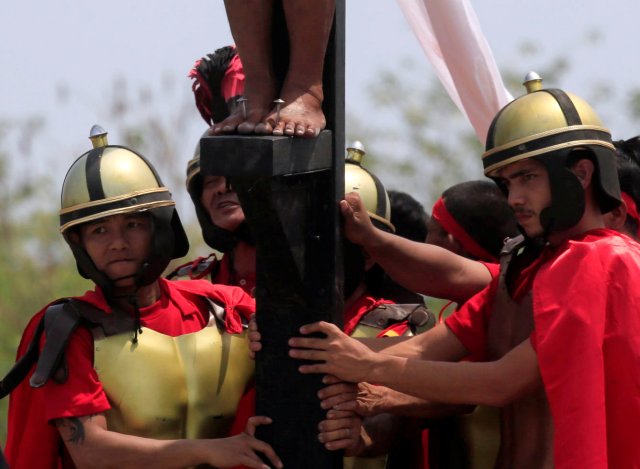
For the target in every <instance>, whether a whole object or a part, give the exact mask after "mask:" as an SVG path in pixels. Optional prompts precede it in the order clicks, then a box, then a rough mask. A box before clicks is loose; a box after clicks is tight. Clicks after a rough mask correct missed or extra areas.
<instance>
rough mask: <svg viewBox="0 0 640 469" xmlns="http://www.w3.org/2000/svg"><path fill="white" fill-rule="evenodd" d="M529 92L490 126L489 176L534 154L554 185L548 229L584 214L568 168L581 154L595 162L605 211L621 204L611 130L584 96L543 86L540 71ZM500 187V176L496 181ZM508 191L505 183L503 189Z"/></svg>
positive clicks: (544, 217)
mask: <svg viewBox="0 0 640 469" xmlns="http://www.w3.org/2000/svg"><path fill="white" fill-rule="evenodd" d="M524 86H525V87H526V89H527V94H526V95H524V96H521V97H519V98H517V99H515V100H514V101H512V102H510V103H509V104H507V105H506V106H505V107H503V108H502V110H500V112H498V114H497V115H496V116H495V117H494V119H493V122H492V123H491V126H490V128H489V132H488V135H487V142H486V151H485V153H484V154H483V155H482V163H483V166H484V172H485V175H487V176H489V177H491V178H494V179H496V176H497V173H498V171H499V170H500V169H501V168H503V167H505V166H507V165H509V164H512V163H515V162H517V161H521V160H523V159H526V158H534V159H536V160H537V161H540V162H541V163H542V164H544V165H545V167H546V169H547V171H548V173H549V179H550V184H551V198H552V203H551V206H550V207H548V208H547V209H545V210H544V211H543V212H542V213H541V223H542V226H543V227H545V230H546V231H547V232H548V231H549V230H551V231H557V230H563V229H567V228H570V227H571V226H573V225H575V224H576V223H577V222H578V221H579V220H580V218H581V217H582V215H583V213H584V206H585V199H584V190H583V189H582V186H581V184H580V181H579V180H578V179H577V177H576V176H575V175H574V174H573V173H572V172H571V171H570V170H569V167H570V165H571V163H573V162H574V161H575V160H576V158H578V157H580V155H582V156H585V157H587V158H589V159H591V160H592V161H593V163H594V165H595V166H596V172H595V174H594V186H595V187H596V188H597V189H596V196H597V198H598V202H599V204H600V209H601V211H602V212H603V213H606V212H608V211H610V210H612V209H614V208H615V207H617V206H618V205H619V204H620V189H619V185H618V177H617V173H616V158H615V149H614V146H613V144H612V142H611V133H610V132H609V130H608V129H606V128H605V127H604V126H603V125H602V122H601V121H600V119H599V118H598V116H597V115H596V113H595V111H594V110H593V109H592V108H591V107H590V106H589V104H587V103H586V102H585V101H584V100H583V99H581V98H579V97H578V96H575V95H573V94H571V93H566V92H564V91H562V90H559V89H543V88H542V79H541V78H540V76H538V74H536V73H535V72H529V73H528V74H527V76H526V77H525V82H524ZM496 182H498V185H500V180H499V178H498V179H496ZM502 189H503V190H504V187H502Z"/></svg>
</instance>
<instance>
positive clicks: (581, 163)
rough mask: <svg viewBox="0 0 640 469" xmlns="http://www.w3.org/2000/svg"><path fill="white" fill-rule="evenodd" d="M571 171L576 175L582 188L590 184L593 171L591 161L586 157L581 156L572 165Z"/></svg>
mask: <svg viewBox="0 0 640 469" xmlns="http://www.w3.org/2000/svg"><path fill="white" fill-rule="evenodd" d="M571 171H573V173H574V174H575V175H576V177H577V178H578V180H579V181H580V184H581V185H582V188H583V189H586V188H587V187H589V186H590V185H591V178H592V177H593V173H594V171H595V167H594V166H593V162H592V161H591V160H589V159H587V158H582V159H580V160H578V161H576V163H575V164H574V165H573V167H572V168H571Z"/></svg>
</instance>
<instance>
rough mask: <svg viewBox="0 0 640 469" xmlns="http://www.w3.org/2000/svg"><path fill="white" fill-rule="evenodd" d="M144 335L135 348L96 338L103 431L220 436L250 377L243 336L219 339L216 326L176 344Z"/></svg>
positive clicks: (128, 341)
mask: <svg viewBox="0 0 640 469" xmlns="http://www.w3.org/2000/svg"><path fill="white" fill-rule="evenodd" d="M212 322H213V321H212ZM143 331H144V332H143V333H142V334H141V335H140V336H139V339H138V343H137V344H133V343H132V334H131V333H124V334H117V335H113V336H110V337H106V338H105V337H104V336H103V337H102V338H100V337H95V340H94V354H95V355H94V363H95V369H96V371H97V373H98V377H99V378H100V382H101V383H102V386H103V387H104V390H105V392H106V394H107V397H108V398H109V402H110V404H111V409H110V410H109V411H107V412H106V416H107V425H108V428H109V430H113V431H116V432H119V433H126V434H130V435H138V436H143V437H148V438H157V439H174V438H213V437H223V436H227V434H228V431H229V428H230V425H231V422H232V420H233V416H234V414H235V412H236V407H237V405H238V402H239V400H240V397H241V396H242V394H243V392H244V390H245V388H246V386H247V384H248V382H249V380H250V379H251V378H252V377H253V371H254V363H253V360H251V359H250V358H249V356H248V339H247V333H246V332H243V333H242V334H237V335H233V334H227V333H224V332H223V333H221V332H220V330H219V329H218V327H217V326H216V325H215V324H213V325H209V326H207V327H205V328H204V329H202V330H200V331H198V332H194V333H191V334H185V335H181V336H179V337H170V336H167V335H164V334H161V333H159V332H156V331H153V330H151V329H148V328H143Z"/></svg>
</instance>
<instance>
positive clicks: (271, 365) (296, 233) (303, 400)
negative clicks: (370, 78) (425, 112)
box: [200, 0, 345, 469]
mask: <svg viewBox="0 0 640 469" xmlns="http://www.w3.org/2000/svg"><path fill="white" fill-rule="evenodd" d="M275 3H276V4H278V3H279V2H275ZM277 10H279V12H276V13H277V14H274V28H273V37H274V47H273V51H274V54H276V53H280V55H279V56H276V57H274V63H275V64H276V73H277V74H280V76H281V77H283V76H284V73H285V72H286V69H287V61H288V45H287V44H288V38H287V31H286V24H285V22H284V15H283V13H282V10H281V5H279V6H278V7H277ZM344 51H345V2H344V0H337V1H336V12H335V18H334V24H333V29H332V32H331V36H330V39H329V44H328V47H327V54H326V57H325V66H324V67H325V69H324V83H323V85H324V95H325V100H324V104H323V108H324V113H325V117H326V119H327V127H326V130H324V131H322V132H321V133H320V135H319V136H318V137H317V138H315V139H302V138H293V137H260V136H216V137H205V138H203V139H202V140H201V142H200V145H201V161H200V164H201V171H202V174H205V175H206V174H213V175H223V176H226V177H227V178H228V180H229V181H230V183H231V185H232V187H233V188H234V189H235V190H236V192H237V193H238V197H239V199H240V203H241V205H242V208H243V210H244V213H245V216H246V219H247V222H248V224H249V226H250V228H251V231H252V233H253V235H254V238H255V239H256V243H257V244H256V247H257V272H256V285H257V286H256V295H255V296H256V303H257V314H256V317H257V321H258V327H259V329H260V332H261V334H262V338H263V339H262V345H263V350H262V351H261V352H260V353H259V354H258V356H257V358H256V385H257V390H256V392H257V403H256V406H257V414H258V415H267V416H269V417H271V418H272V419H273V424H271V425H269V426H266V427H259V428H258V433H257V436H258V437H259V438H260V439H263V440H265V441H267V442H268V443H270V444H271V445H272V446H273V447H274V449H275V450H276V452H277V453H278V455H279V456H280V457H281V458H282V460H283V462H284V465H285V467H289V468H304V469H320V468H322V469H337V468H341V467H342V456H341V455H340V454H339V453H333V452H329V451H326V450H325V449H324V447H323V445H322V444H321V443H320V442H319V441H318V438H317V435H318V429H317V427H318V423H319V422H320V421H321V420H323V419H324V418H325V412H326V411H325V410H323V409H321V408H320V403H319V401H318V398H317V391H318V390H319V389H320V388H322V382H321V376H319V375H301V374H300V373H299V372H298V366H299V365H300V362H299V361H297V360H293V359H291V358H289V357H288V350H289V347H288V346H287V340H288V339H289V337H291V336H297V335H299V333H298V329H299V327H300V326H301V325H303V324H307V323H310V322H315V321H320V320H325V321H330V322H334V323H337V324H341V323H342V313H343V302H344V299H343V272H342V244H341V230H340V214H339V210H338V201H339V200H340V199H342V198H343V196H344V149H345V143H344V103H345V99H344V60H345V55H344Z"/></svg>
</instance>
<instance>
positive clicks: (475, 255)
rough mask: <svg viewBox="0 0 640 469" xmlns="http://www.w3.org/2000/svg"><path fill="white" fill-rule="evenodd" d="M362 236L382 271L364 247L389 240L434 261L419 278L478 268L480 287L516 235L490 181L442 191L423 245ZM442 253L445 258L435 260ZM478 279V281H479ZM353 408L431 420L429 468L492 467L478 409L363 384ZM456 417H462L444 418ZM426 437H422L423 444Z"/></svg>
mask: <svg viewBox="0 0 640 469" xmlns="http://www.w3.org/2000/svg"><path fill="white" fill-rule="evenodd" d="M348 198H349V199H356V198H357V196H356V195H355V194H350V195H349V196H348ZM360 215H362V214H360ZM351 223H352V220H350V219H349V218H347V226H346V228H347V230H349V228H350V224H351ZM369 228H373V227H369ZM365 232H366V235H364V236H362V238H363V239H364V240H366V243H365V246H364V248H365V250H367V252H368V254H370V255H371V256H372V257H373V258H374V259H378V257H379V256H380V258H381V259H382V260H383V262H385V265H387V264H393V265H394V266H395V261H394V260H393V259H391V258H390V257H388V256H387V253H386V252H385V251H384V250H382V251H378V250H376V249H375V248H374V249H369V246H370V243H375V241H376V240H377V239H378V237H382V238H384V239H390V240H391V241H392V242H395V241H396V240H397V242H398V243H399V244H400V245H401V246H404V245H407V244H411V245H412V247H413V249H412V252H414V253H415V252H420V253H421V254H420V255H421V259H425V258H426V259H431V257H429V256H434V255H438V256H437V257H436V258H437V259H438V260H439V261H440V263H436V262H435V261H432V262H433V264H434V265H433V266H431V265H429V266H424V267H423V268H424V272H425V273H426V271H427V270H428V269H431V270H432V271H434V272H442V273H443V277H441V278H440V279H439V280H438V282H442V281H443V280H442V278H446V277H445V275H446V273H447V266H448V265H451V264H454V265H455V264H461V265H463V266H466V265H469V266H471V267H476V266H478V267H481V269H478V270H480V271H481V273H482V274H483V276H486V277H487V278H488V279H487V280H486V283H489V281H490V279H491V278H493V277H496V276H497V275H498V273H499V270H500V269H499V265H498V264H497V262H498V257H499V255H500V250H501V249H502V245H503V241H504V239H505V238H508V237H513V236H516V235H517V234H518V230H517V227H516V221H515V218H514V216H513V212H512V210H511V209H510V208H509V205H508V204H507V202H506V200H505V199H504V196H503V195H502V193H501V192H500V190H499V189H498V187H497V186H496V185H495V184H494V183H493V182H491V181H468V182H464V183H460V184H456V185H454V186H452V187H450V188H449V189H447V190H446V191H444V192H443V194H442V196H441V197H440V198H439V199H438V200H437V201H436V203H435V204H434V206H433V209H432V215H431V218H430V219H429V222H428V234H427V238H426V242H427V244H426V245H425V244H424V243H410V242H408V240H403V239H398V237H397V236H394V235H393V234H389V233H381V232H380V231H379V230H374V229H371V230H370V231H369V230H367V231H365ZM348 233H349V231H348ZM359 239H360V238H358V239H357V240H359ZM357 240H356V241H357ZM443 249H445V250H446V252H444V253H442V255H439V254H441V251H442V250H443ZM411 262H415V260H412V261H411ZM482 266H484V268H482ZM482 279H483V277H481V279H480V281H482ZM434 287H437V284H436V285H434V284H433V283H424V284H422V285H420V288H419V291H420V292H421V293H423V294H425V295H429V296H433V293H432V291H433V289H434ZM480 289H481V288H480ZM458 301H462V302H463V301H464V299H463V298H462V297H459V298H458ZM456 308H457V303H456V302H455V301H450V302H449V303H447V304H445V305H444V307H442V309H441V310H440V314H439V317H440V318H441V319H443V318H444V317H446V316H448V315H449V314H451V313H452V312H453V311H454V310H455V309H456ZM331 402H332V401H329V403H331ZM353 408H354V410H356V411H358V412H359V413H361V414H362V415H363V416H372V415H377V414H378V413H383V412H392V413H398V414H400V415H411V416H414V417H416V416H420V417H422V418H426V419H433V420H431V421H430V422H428V424H427V425H428V427H429V432H428V438H429V443H428V448H429V455H428V456H429V467H431V468H440V467H467V466H468V464H469V461H470V460H472V459H473V460H476V461H475V463H476V464H477V463H478V461H477V460H482V461H491V462H489V463H488V464H486V465H487V466H488V467H492V466H493V461H495V456H496V454H497V449H498V443H499V422H498V420H497V418H496V416H495V415H494V413H493V412H490V411H489V410H488V409H486V408H478V409H476V410H475V411H474V412H473V413H472V414H470V415H466V413H467V412H469V408H468V407H463V408H459V407H447V406H443V405H439V404H437V405H433V403H430V402H426V401H425V400H423V399H419V398H415V397H413V396H408V395H406V394H403V393H399V392H396V391H394V390H392V389H388V388H385V387H382V386H371V385H368V384H366V383H362V384H361V385H360V391H359V395H358V401H357V403H356V402H354V407H353ZM456 413H463V414H465V415H462V416H460V417H452V418H447V417H448V416H449V415H451V414H456ZM426 436H427V435H426V434H424V435H423V439H424V438H426ZM425 446H427V445H425Z"/></svg>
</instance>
